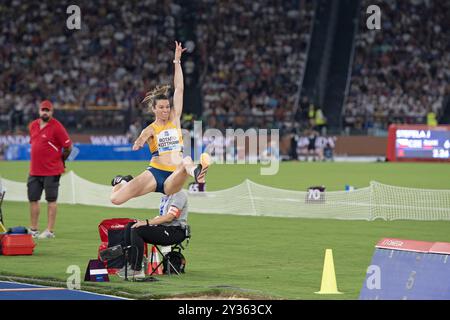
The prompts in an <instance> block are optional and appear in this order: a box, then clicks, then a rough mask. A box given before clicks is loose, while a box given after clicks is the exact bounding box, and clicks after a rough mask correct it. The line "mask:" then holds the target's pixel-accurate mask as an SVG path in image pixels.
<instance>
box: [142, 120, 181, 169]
mask: <svg viewBox="0 0 450 320" xmlns="http://www.w3.org/2000/svg"><path fill="white" fill-rule="evenodd" d="M150 126H151V127H152V128H153V131H154V136H153V139H149V141H148V146H149V148H150V153H151V154H152V161H150V166H152V167H153V168H156V169H160V170H165V171H175V169H176V166H171V165H162V164H160V163H155V162H153V157H155V156H160V155H162V154H165V153H169V152H183V135H182V134H181V129H179V128H177V126H176V125H175V124H174V123H173V122H172V121H168V122H167V123H166V124H165V125H163V126H160V125H157V124H156V123H155V122H153V123H152V124H150Z"/></svg>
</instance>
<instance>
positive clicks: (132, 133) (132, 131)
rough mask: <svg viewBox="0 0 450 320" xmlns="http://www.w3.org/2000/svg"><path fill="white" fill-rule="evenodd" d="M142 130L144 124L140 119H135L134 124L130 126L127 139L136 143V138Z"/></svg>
mask: <svg viewBox="0 0 450 320" xmlns="http://www.w3.org/2000/svg"><path fill="white" fill-rule="evenodd" d="M141 131H142V125H141V122H140V120H135V121H134V122H133V123H132V124H130V127H129V128H128V132H127V139H128V141H129V142H130V143H134V141H136V139H137V138H138V137H139V135H140V134H141Z"/></svg>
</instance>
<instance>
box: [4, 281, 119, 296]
mask: <svg viewBox="0 0 450 320" xmlns="http://www.w3.org/2000/svg"><path fill="white" fill-rule="evenodd" d="M0 300H125V299H124V298H119V297H114V296H108V295H103V294H98V293H92V292H86V291H80V290H68V289H64V288H53V287H45V286H39V285H31V284H25V283H18V282H9V281H0Z"/></svg>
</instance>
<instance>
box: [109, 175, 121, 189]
mask: <svg viewBox="0 0 450 320" xmlns="http://www.w3.org/2000/svg"><path fill="white" fill-rule="evenodd" d="M122 179H123V176H121V175H117V176H115V177H114V178H113V179H112V180H111V185H112V186H113V187H114V186H115V185H116V184H119V183H120V181H122Z"/></svg>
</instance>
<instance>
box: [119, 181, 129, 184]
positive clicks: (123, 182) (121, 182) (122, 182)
mask: <svg viewBox="0 0 450 320" xmlns="http://www.w3.org/2000/svg"><path fill="white" fill-rule="evenodd" d="M125 183H127V181H125V180H122V181H120V183H119V184H125Z"/></svg>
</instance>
